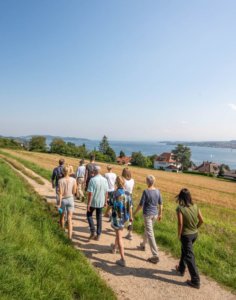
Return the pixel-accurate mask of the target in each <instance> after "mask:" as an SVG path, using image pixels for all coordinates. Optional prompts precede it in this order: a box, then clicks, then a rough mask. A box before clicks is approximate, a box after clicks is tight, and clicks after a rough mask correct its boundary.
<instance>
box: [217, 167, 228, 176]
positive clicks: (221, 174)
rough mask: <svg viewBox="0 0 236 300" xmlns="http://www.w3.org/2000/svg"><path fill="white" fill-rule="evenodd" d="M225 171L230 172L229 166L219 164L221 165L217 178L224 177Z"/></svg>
mask: <svg viewBox="0 0 236 300" xmlns="http://www.w3.org/2000/svg"><path fill="white" fill-rule="evenodd" d="M225 171H230V168H229V166H228V165H225V164H221V165H220V166H219V172H218V176H219V177H221V176H224V174H225Z"/></svg>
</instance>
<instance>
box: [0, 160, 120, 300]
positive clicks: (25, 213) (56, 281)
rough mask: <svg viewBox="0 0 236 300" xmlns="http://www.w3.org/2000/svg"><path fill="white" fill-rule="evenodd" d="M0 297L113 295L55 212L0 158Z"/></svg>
mask: <svg viewBox="0 0 236 300" xmlns="http://www.w3.org/2000/svg"><path fill="white" fill-rule="evenodd" d="M0 201H1V210H0V299H4V300H8V299H9V300H13V299H17V300H19V299H30V300H33V299H37V300H38V299H45V300H48V299H50V300H53V299H55V300H56V299H57V300H58V299H63V300H65V299H67V300H71V299H84V300H85V299H86V300H87V299H94V294H95V293H96V295H97V298H98V299H109V300H110V299H116V297H115V295H114V293H113V291H112V290H111V289H110V288H108V287H107V285H106V284H105V283H104V282H103V280H101V279H100V277H99V275H98V274H97V273H96V271H95V270H94V268H93V267H92V266H91V265H90V263H89V262H88V261H87V259H86V258H85V256H84V255H83V254H82V253H81V252H80V251H78V250H75V249H74V248H73V247H72V245H71V243H70V242H69V240H68V239H67V238H66V237H65V235H64V233H63V232H62V231H61V230H60V229H59V228H58V224H57V221H56V220H57V215H55V210H54V208H53V207H52V206H50V205H47V204H46V203H45V201H43V200H42V199H41V198H40V197H39V196H38V195H37V194H35V192H33V190H32V189H31V188H30V187H29V186H28V185H27V184H26V183H25V182H24V181H23V179H21V178H19V177H18V176H17V175H16V174H15V173H14V172H13V171H12V170H11V168H10V167H9V166H8V165H7V164H6V163H5V162H3V160H2V159H0Z"/></svg>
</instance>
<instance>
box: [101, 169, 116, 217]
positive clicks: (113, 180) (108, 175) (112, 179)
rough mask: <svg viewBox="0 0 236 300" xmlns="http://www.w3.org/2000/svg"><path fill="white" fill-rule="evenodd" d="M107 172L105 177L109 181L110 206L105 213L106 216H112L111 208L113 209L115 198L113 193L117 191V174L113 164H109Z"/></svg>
mask: <svg viewBox="0 0 236 300" xmlns="http://www.w3.org/2000/svg"><path fill="white" fill-rule="evenodd" d="M107 171H108V172H107V173H105V175H104V177H105V178H106V180H107V183H108V206H107V210H106V212H105V214H104V216H105V217H110V214H109V212H110V210H111V205H112V200H113V194H114V191H115V184H116V174H115V173H113V172H112V166H110V165H108V166H107Z"/></svg>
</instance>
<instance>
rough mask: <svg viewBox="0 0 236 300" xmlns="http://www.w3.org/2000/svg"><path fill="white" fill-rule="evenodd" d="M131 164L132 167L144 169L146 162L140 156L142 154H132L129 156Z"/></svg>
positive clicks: (142, 156) (143, 157) (144, 158)
mask: <svg viewBox="0 0 236 300" xmlns="http://www.w3.org/2000/svg"><path fill="white" fill-rule="evenodd" d="M131 157H132V158H131V163H132V165H134V166H139V167H146V166H147V165H146V164H147V161H146V157H145V156H144V155H143V154H142V152H140V151H139V152H132V155H131Z"/></svg>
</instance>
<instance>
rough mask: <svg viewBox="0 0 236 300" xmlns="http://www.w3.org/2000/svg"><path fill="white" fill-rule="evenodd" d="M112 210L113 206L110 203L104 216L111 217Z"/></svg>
mask: <svg viewBox="0 0 236 300" xmlns="http://www.w3.org/2000/svg"><path fill="white" fill-rule="evenodd" d="M110 210H111V207H110V206H109V205H108V206H107V209H106V211H105V214H104V217H110Z"/></svg>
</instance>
